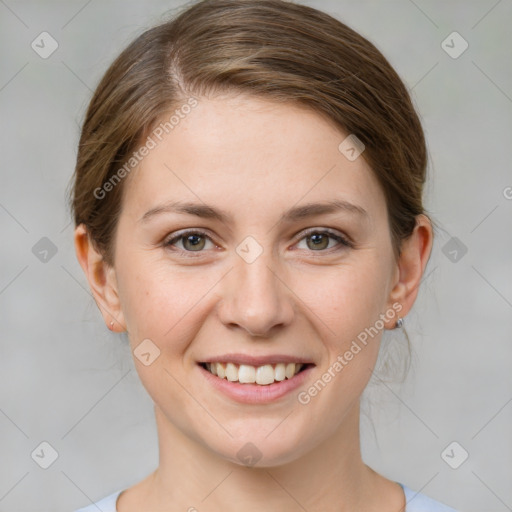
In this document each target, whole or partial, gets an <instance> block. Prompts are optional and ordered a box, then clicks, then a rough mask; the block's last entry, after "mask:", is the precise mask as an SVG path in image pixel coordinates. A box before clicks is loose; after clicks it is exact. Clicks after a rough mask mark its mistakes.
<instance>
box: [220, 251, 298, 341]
mask: <svg viewBox="0 0 512 512" xmlns="http://www.w3.org/2000/svg"><path fill="white" fill-rule="evenodd" d="M279 268H280V267H279V265H276V264H275V263H273V261H272V258H271V257H267V256H266V251H264V252H263V254H261V255H260V256H259V257H258V258H257V259H256V261H253V262H252V263H247V262H246V261H245V260H244V259H242V258H240V257H238V255H236V256H235V268H234V269H233V270H232V271H231V272H229V274H228V275H227V276H226V279H225V280H224V283H223V285H224V288H223V291H222V294H223V297H222V300H221V302H220V304H219V306H218V315H219V318H220V320H221V321H222V322H223V323H224V325H226V326H227V327H228V328H231V329H233V328H240V329H243V330H245V331H247V332H248V333H249V334H250V335H251V336H257V337H271V336H274V335H275V333H276V331H277V330H279V329H280V328H281V329H282V328H283V327H285V326H287V325H289V324H290V323H291V322H292V319H293V315H294V308H293V292H292V291H291V290H290V289H289V288H288V286H287V285H286V284H285V279H284V275H283V272H282V270H281V271H280V270H279Z"/></svg>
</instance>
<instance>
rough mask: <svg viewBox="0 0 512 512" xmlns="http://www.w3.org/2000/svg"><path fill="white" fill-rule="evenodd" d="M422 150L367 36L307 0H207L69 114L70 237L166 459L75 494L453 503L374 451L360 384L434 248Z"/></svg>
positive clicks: (167, 502) (169, 500) (294, 503)
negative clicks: (137, 477)
mask: <svg viewBox="0 0 512 512" xmlns="http://www.w3.org/2000/svg"><path fill="white" fill-rule="evenodd" d="M425 170H426V148H425V141H424V135H423V131H422V128H421V125H420V122H419V120H418V117H417V114H416V113H415V111H414V108H413V106H412V104H411V100H410V98H409V95H408V92H407V90H406V88H405V86H404V85H403V83H402V82H401V80H400V78H399V77H398V75H397V74H396V72H395V71H394V70H393V69H392V68H391V66H390V65H389V63H388V62H387V61H386V59H385V58H384V57H383V56H382V54H381V53H380V52H379V51H378V50H377V49H376V48H375V47H374V46H373V45H372V44H371V43H370V42H368V41H367V40H366V39H364V38H363V37H361V36H360V35H358V34H357V33H355V32H354V31H353V30H351V29H350V28H348V27H347V26H345V25H344V24H342V23H340V22H339V21H337V20H335V19H333V18H332V17H330V16H328V15H326V14H324V13H322V12H319V11H317V10H315V9H312V8H309V7H306V6H302V5H296V4H292V3H288V2H285V1H282V0H254V1H252V0H249V1H247V0H214V1H212V0H206V1H202V2H198V3H196V4H194V5H192V6H190V7H188V8H187V9H186V10H184V11H183V12H182V13H181V14H180V15H179V16H178V17H177V18H175V19H174V20H172V21H170V22H167V23H164V24H162V25H160V26H157V27H155V28H152V29H150V30H148V31H147V32H145V33H144V34H142V35H141V36H140V37H139V38H137V39H136V40H135V41H134V42H133V43H132V44H131V45H129V47H128V48H127V49H126V50H124V51H123V52H122V54H121V55H120V56H119V57H118V58H117V60H116V61H115V62H114V63H113V64H112V66H111V67H110V69H109V70H108V71H107V73H106V74H105V76H104V77H103V79H102V81H101V83H100V84H99V86H98V88H97V90H96V92H95V94H94V97H93V99H92V100H91V104H90V106H89V109H88V112H87V114H86V119H85V122H84V125H83V130H82V134H81V139H80V144H79V152H78V159H77V167H76V172H75V181H74V190H73V197H72V207H73V212H74V219H75V225H76V231H75V247H76V252H77V257H78V260H79V262H80V264H81V266H82V268H83V270H84V272H85V275H86V276H87V279H88V281H89V285H90V287H91V291H92V293H93V295H94V297H95V300H96V302H97V304H98V307H99V309H100V310H101V313H102V315H103V317H104V320H105V323H106V325H107V326H108V327H109V328H110V329H111V330H112V331H115V332H127V334H128V338H129V341H130V346H131V349H132V351H133V355H134V364H135V366H136V368H137V372H138V375H139V377H140V379H141V382H142V384H143V385H144V387H145V388H146V390H147V391H148V393H149V395H150V396H151V398H152V400H153V402H154V405H155V417H156V423H157V429H158V439H159V466H158V468H157V469H156V470H155V471H154V472H153V473H152V474H151V475H149V476H148V477H147V478H145V479H144V480H143V481H141V482H139V483H137V484H136V485H134V486H133V487H130V488H129V489H124V490H123V489H121V490H118V491H116V492H115V493H113V494H112V495H110V496H108V497H107V498H105V499H104V500H102V501H100V502H98V503H96V505H91V506H89V507H87V508H85V509H81V510H82V511H92V510H97V507H98V508H99V509H100V510H103V511H104V512H106V511H118V512H131V511H141V510H148V511H149V510H150V511H152V512H156V511H162V512H164V511H176V510H188V511H195V510H197V511H199V512H207V511H218V510H224V511H230V510H244V511H246V512H250V511H256V510H261V509H262V507H264V508H265V510H272V511H280V512H282V511H290V512H291V511H299V510H307V511H309V512H313V511H322V512H325V511H341V510H345V511H349V510H350V511H355V510H358V511H363V510H364V511H368V512H373V511H375V512H376V511H379V512H398V511H404V510H406V511H407V512H414V511H420V510H429V511H431V512H432V511H450V510H452V511H453V509H451V508H449V507H447V506H445V505H442V504H440V503H438V502H436V501H434V500H432V499H430V498H427V497H426V496H423V495H422V494H420V493H415V492H413V491H412V490H411V489H409V488H407V487H406V486H404V485H402V484H400V483H397V482H394V481H392V480H389V479H387V478H385V477H384V476H382V475H380V474H378V473H376V472H375V471H374V470H372V469H371V468H370V467H368V466H367V465H366V464H364V462H363V461H362V458H361V452H360V447H359V401H360V397H361V394H362V392H363V390H364V388H365V386H366V384H367V383H368V380H369V378H370V376H371V373H372V370H373V368H374V366H375V363H376V360H377V356H378V352H379V344H380V339H381V336H382V332H383V331H384V330H385V329H395V328H400V327H401V326H402V324H403V318H404V317H405V316H406V315H407V313H408V312H409V310H410V309H411V307H412V306H413V303H414V301H415V299H416V296H417V293H418V290H419V284H420V281H421V278H422V275H423V272H424V269H425V267H426V264H427V262H428V259H429V256H430V251H431V247H432V239H433V230H432V225H431V222H430V220H429V218H428V216H427V215H426V213H425V211H424V208H423V205H422V187H423V184H424V182H425Z"/></svg>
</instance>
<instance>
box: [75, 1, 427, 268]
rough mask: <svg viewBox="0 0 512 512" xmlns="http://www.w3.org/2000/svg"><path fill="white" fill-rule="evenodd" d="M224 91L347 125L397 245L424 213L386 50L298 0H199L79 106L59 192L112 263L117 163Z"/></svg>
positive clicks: (135, 49) (418, 158) (412, 119)
mask: <svg viewBox="0 0 512 512" xmlns="http://www.w3.org/2000/svg"><path fill="white" fill-rule="evenodd" d="M222 93H247V94H249V95H252V96H254V97H257V98H259V99H266V100H269V101H277V102H281V103H291V104H295V105H302V106H306V107H308V108H310V109H312V110H313V111H315V112H317V113H318V114H320V115H322V116H324V117H325V118H326V119H327V120H330V121H331V122H334V124H335V126H337V127H339V128H340V130H342V131H344V132H345V133H347V134H355V135H356V137H357V138H358V139H359V140H360V141H361V142H362V143H363V144H364V147H365V149H364V153H363V154H362V157H363V158H364V159H365V160H366V162H367V163H368V164H369V166H370V167H371V169H372V171H373V173H374V174H375V176H376V177H377V179H378V182H379V184H380V186H381V187H382V190H383V192H384V195H385V198H386V205H387V211H388V218H389V228H390V234H391V239H392V245H393V251H394V254H395V257H396V256H398V255H399V254H400V247H401V243H402V241H403V240H404V239H406V238H407V237H409V236H410V234H411V233H412V231H413V230H414V227H415V225H416V216H417V215H419V214H425V211H424V208H423V204H422V191H423V185H424V183H425V179H426V166H427V151H426V144H425V138H424V134H423V130H422V126H421V123H420V120H419V118H418V115H417V113H416V111H415V109H414V107H413V104H412V101H411V98H410V96H409V93H408V91H407V88H406V87H405V85H404V84H403V82H402V81H401V79H400V77H399V76H398V74H397V73H396V72H395V70H394V69H393V68H392V66H391V65H390V64H389V62H388V61H387V60H386V58H385V57H384V56H383V55H382V54H381V53H380V52H379V50H377V48H376V47H375V46H374V45H373V44H372V43H371V42H369V41H368V40H367V39H365V38H364V37H362V36H361V35H359V34H358V33H357V32H355V31H354V30H352V29H351V28H349V27H348V26H347V25H345V24H344V23H342V22H341V21H339V20H337V19H335V18H333V17H331V16H329V15H328V14H326V13H323V12H321V11H318V10H316V9H313V8H311V7H308V6H305V5H299V4H295V3H292V2H290V1H286V0H202V1H198V2H192V3H191V4H187V5H186V6H185V8H184V10H183V11H181V12H180V13H179V14H178V15H177V16H176V17H175V18H174V19H171V20H169V21H166V22H165V23H162V24H160V25H158V26H155V27H153V28H150V29H149V30H147V31H145V32H144V33H143V34H141V35H140V36H139V37H137V38H136V39H135V40H134V41H133V42H132V43H131V44H129V46H128V47H127V48H126V49H124V50H123V51H122V53H121V54H120V55H119V56H118V57H117V58H116V60H115V61H114V62H113V63H112V64H111V66H110V67H109V68H108V70H107V71H106V73H105V75H104V76H103V78H102V79H101V81H100V83H99V84H98V86H97V88H96V91H95V92H94V95H93V97H92V99H91V101H90V104H89V107H88V109H87V112H86V115H85V120H84V122H83V127H82V131H81V136H80V141H79V146H78V155H77V163H76V168H75V173H74V176H73V182H72V189H71V193H70V199H69V201H70V207H71V210H72V212H73V215H74V222H75V225H76V226H78V225H79V224H84V225H85V227H86V228H87V231H88V234H89V236H90V238H91V241H92V243H93V244H94V246H95V247H96V249H98V250H99V251H100V252H101V254H102V256H103V258H104V261H105V262H106V263H108V264H109V265H113V263H114V261H113V260H114V258H113V254H114V248H115V247H114V244H115V233H116V226H117V222H118V218H119V214H120V212H121V207H122V200H123V189H124V187H123V184H124V183H125V182H126V180H121V179H120V178H119V174H118V175H117V176H116V172H118V173H119V169H120V168H121V166H123V165H124V164H126V162H127V161H128V160H129V159H130V158H131V157H132V153H133V152H134V150H135V149H136V148H137V147H138V146H139V145H140V144H141V141H142V140H144V139H145V138H146V137H147V135H148V133H150V132H151V130H152V129H154V127H155V126H156V125H157V124H158V123H160V122H161V120H162V117H163V115H164V114H166V113H167V114H168V113H169V112H172V110H173V109H174V108H176V107H177V106H180V105H183V104H186V103H187V102H189V101H190V98H194V97H199V98H200V97H201V96H203V97H207V96H208V95H213V94H222ZM123 175H124V173H123ZM116 179H117V181H113V180H116ZM107 183H110V184H111V185H112V184H113V185H114V186H109V187H108V193H102V194H101V195H99V194H98V193H97V192H95V191H98V190H107V187H106V186H105V184H107ZM425 215H426V214H425Z"/></svg>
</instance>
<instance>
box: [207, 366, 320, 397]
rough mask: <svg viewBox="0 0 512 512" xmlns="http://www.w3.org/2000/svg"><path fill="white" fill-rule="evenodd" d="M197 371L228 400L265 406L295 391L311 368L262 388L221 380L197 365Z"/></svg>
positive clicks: (255, 385) (257, 385)
mask: <svg viewBox="0 0 512 512" xmlns="http://www.w3.org/2000/svg"><path fill="white" fill-rule="evenodd" d="M198 368H199V370H201V373H202V374H203V375H204V377H205V379H206V380H207V381H208V382H209V383H210V384H211V385H212V386H213V387H214V388H216V389H217V390H219V391H221V392H222V393H224V394H225V395H227V396H228V397H229V398H231V399H233V400H235V401H236V402H240V403H243V404H266V403H271V402H275V401H276V400H278V399H279V398H281V397H283V396H285V395H287V394H289V393H291V392H292V391H293V390H295V389H297V388H298V387H299V386H300V385H301V384H303V383H304V381H305V380H306V379H307V378H308V376H309V373H310V371H311V370H312V369H313V366H308V367H307V368H306V369H305V370H303V371H301V372H299V373H297V374H296V375H294V376H293V377H292V378H291V379H285V380H282V381H280V382H274V383H273V384H267V385H265V386H262V385H260V384H240V383H239V382H231V381H229V380H227V379H221V378H220V377H217V376H216V375H213V373H211V372H209V371H208V370H205V369H204V368H203V367H202V366H201V365H198Z"/></svg>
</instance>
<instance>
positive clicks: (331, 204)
mask: <svg viewBox="0 0 512 512" xmlns="http://www.w3.org/2000/svg"><path fill="white" fill-rule="evenodd" d="M338 212H346V213H349V214H352V215H356V216H358V217H361V218H364V219H368V217H369V216H368V212H367V211H366V210H365V209H364V208H363V207H362V206H359V205H356V204H353V203H350V202H348V201H345V200H342V199H333V200H332V201H327V202H323V203H307V204H304V205H302V206H294V207H293V208H290V209H289V210H287V211H285V212H284V213H283V215H282V216H281V219H280V220H279V222H280V223H283V222H294V221H298V220H302V219H305V218H309V217H314V216H317V215H326V214H332V213H338ZM163 213H181V214H188V215H195V216H196V217H201V218H203V219H212V220H218V221H219V222H222V223H224V224H228V223H229V221H230V220H231V215H230V214H229V213H228V212H227V211H225V210H222V209H219V208H214V207H213V206H209V205H207V204H201V203H190V202H182V201H171V202H168V203H165V204H162V205H159V206H156V207H154V208H151V209H150V210H148V211H147V212H146V213H145V214H144V215H143V216H142V217H141V218H140V219H139V222H143V223H145V222H147V221H149V220H150V219H151V218H153V217H155V216H157V215H160V214H163Z"/></svg>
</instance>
